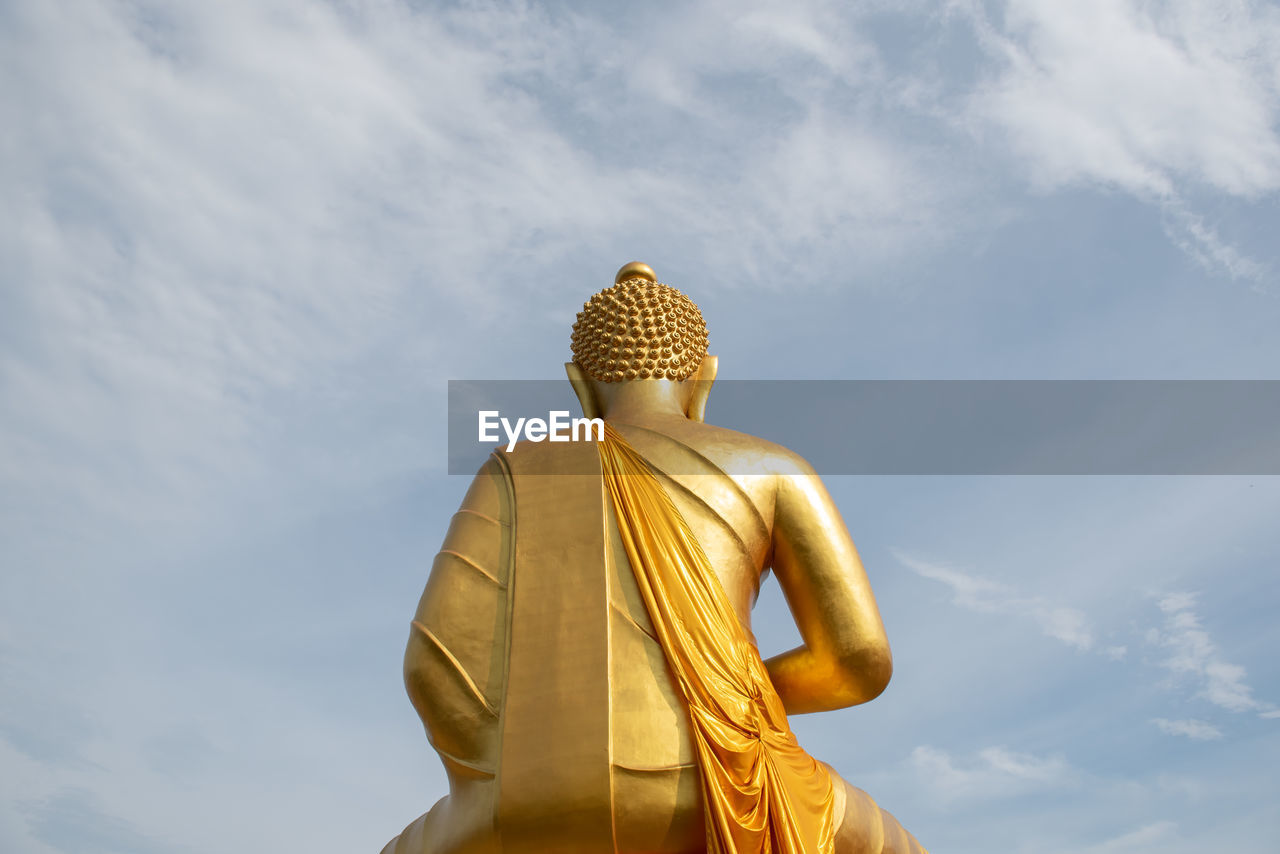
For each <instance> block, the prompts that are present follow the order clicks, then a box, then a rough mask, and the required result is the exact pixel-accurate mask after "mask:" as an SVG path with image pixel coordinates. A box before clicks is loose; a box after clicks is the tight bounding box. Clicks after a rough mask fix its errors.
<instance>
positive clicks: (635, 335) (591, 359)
mask: <svg viewBox="0 0 1280 854" xmlns="http://www.w3.org/2000/svg"><path fill="white" fill-rule="evenodd" d="M571 348H572V350H573V360H574V361H575V362H576V363H577V364H578V366H579V367H581V368H582V370H584V371H585V372H586V373H587V375H588V376H589V377H591V378H592V379H595V380H600V381H601V382H609V383H616V382H622V381H623V380H648V379H668V380H684V379H688V378H689V377H691V376H692V375H693V373H694V371H696V370H698V366H699V365H701V364H702V359H703V357H705V356H706V355H707V325H706V323H704V322H703V320H702V312H700V311H698V307H697V306H696V305H694V304H693V301H692V300H690V299H689V298H688V297H687V296H685V295H684V294H682V293H680V292H679V291H678V290H676V289H675V288H673V287H669V286H668V285H663V284H660V283H659V282H658V281H657V276H655V275H654V272H653V270H652V269H650V267H649V266H648V265H647V264H640V263H637V262H633V263H630V264H627V265H626V266H624V267H623V268H622V269H621V270H619V271H618V276H617V279H616V280H615V284H614V285H613V287H609V288H605V289H604V290H602V291H600V293H598V294H596V295H595V296H593V297H592V298H591V299H589V300H587V301H586V302H585V303H583V304H582V311H580V312H578V319H577V321H575V322H574V324H573V337H572V339H571Z"/></svg>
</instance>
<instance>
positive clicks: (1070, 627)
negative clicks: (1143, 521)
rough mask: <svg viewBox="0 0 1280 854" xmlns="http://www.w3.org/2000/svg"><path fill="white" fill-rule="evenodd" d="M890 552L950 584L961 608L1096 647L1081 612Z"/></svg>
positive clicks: (1114, 652) (1113, 653)
mask: <svg viewBox="0 0 1280 854" xmlns="http://www.w3.org/2000/svg"><path fill="white" fill-rule="evenodd" d="M893 554H894V557H896V558H897V559H898V560H899V561H900V562H901V563H902V564H903V565H904V566H906V567H907V568H909V569H910V570H912V571H913V572H915V573H916V574H917V575H920V576H923V577H924V578H929V579H932V580H934V581H941V582H942V583H943V584H946V585H947V586H948V587H950V588H951V591H952V601H953V602H954V603H955V604H956V605H958V606H959V607H961V608H966V609H968V610H970V611H977V612H979V613H985V614H1004V615H1008V616H1011V617H1022V618H1024V619H1028V620H1031V621H1033V622H1035V623H1036V625H1038V626H1039V627H1040V631H1042V632H1043V633H1044V634H1045V635H1046V636H1048V637H1051V638H1054V639H1055V640H1060V641H1062V642H1063V643H1065V644H1067V645H1068V646H1071V647H1074V648H1076V649H1078V650H1081V651H1089V650H1092V649H1093V648H1094V646H1095V641H1094V636H1093V628H1092V626H1091V625H1090V622H1089V619H1088V617H1087V616H1086V615H1085V614H1084V612H1083V611H1080V610H1078V609H1076V608H1071V607H1067V606H1063V605H1056V604H1053V603H1052V602H1049V601H1048V600H1046V599H1044V598H1043V597H1041V596H1024V595H1021V594H1019V593H1018V592H1017V591H1015V590H1013V589H1011V588H1010V587H1008V586H1007V585H1004V584H1000V583H998V582H995V581H991V580H989V579H985V578H981V577H978V576H974V575H968V574H966V573H963V572H959V571H958V570H954V569H951V568H949V567H946V566H941V565H939V564H936V563H930V562H928V561H923V560H920V559H918V558H915V557H912V556H910V555H906V554H903V553H902V552H899V551H896V550H895V551H894V552H893ZM1102 652H1103V654H1104V655H1106V656H1107V657H1109V658H1111V659H1112V660H1118V659H1120V658H1123V657H1124V655H1125V652H1126V650H1125V648H1124V647H1123V646H1108V647H1106V648H1105V649H1103V650H1102Z"/></svg>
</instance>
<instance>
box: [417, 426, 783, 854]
mask: <svg viewBox="0 0 1280 854" xmlns="http://www.w3.org/2000/svg"><path fill="white" fill-rule="evenodd" d="M686 423H688V422H686ZM668 426H670V425H662V424H660V423H658V424H648V425H643V426H641V425H620V426H619V430H620V431H621V432H622V433H623V434H624V435H626V436H627V438H628V440H629V441H630V442H631V443H632V444H633V446H634V447H636V448H637V450H639V451H640V452H641V453H643V454H645V455H646V457H648V458H649V459H650V460H651V461H652V463H653V464H654V467H655V469H657V470H658V471H660V472H669V474H663V475H661V477H662V480H663V482H664V485H665V486H666V489H667V493H668V494H669V495H670V496H671V498H672V500H673V501H674V502H675V504H676V506H677V507H678V508H679V510H680V511H681V514H682V515H683V516H684V517H685V518H686V519H687V520H688V522H689V525H690V527H691V528H692V529H693V531H694V533H695V534H696V535H697V537H698V540H699V542H701V543H702V544H703V547H704V549H705V551H706V552H707V554H708V556H709V557H710V558H711V560H712V563H713V565H714V566H715V568H716V572H717V575H718V576H719V577H720V580H721V584H722V586H724V588H725V590H726V592H727V593H728V594H729V596H730V599H731V601H732V602H733V603H734V606H735V608H736V609H738V610H739V615H740V617H741V618H743V621H744V625H747V623H746V619H747V618H748V614H749V610H750V606H751V604H752V602H753V601H754V598H755V593H756V591H757V589H758V585H759V579H760V575H761V572H762V570H763V568H764V565H765V561H766V559H767V557H768V553H769V546H770V518H769V514H770V511H771V509H772V508H771V503H770V500H769V498H770V492H769V489H770V483H769V478H768V477H767V476H761V475H751V476H745V477H743V476H739V477H737V478H735V477H730V476H729V475H728V474H726V473H725V471H724V469H723V468H722V467H721V465H723V463H724V461H725V459H726V454H733V455H736V458H737V459H742V456H743V454H744V453H749V454H752V455H754V457H755V459H757V460H758V461H767V460H768V459H770V458H771V457H773V456H776V454H777V453H778V450H779V449H777V448H776V447H775V446H772V445H769V444H768V443H764V442H761V441H760V440H754V439H752V438H751V437H747V436H744V435H742V434H737V433H733V432H732V431H727V430H720V429H718V428H714V427H709V426H706V425H694V428H693V429H683V430H676V431H673V430H670V429H663V428H664V427H668ZM673 432H678V433H680V435H679V436H678V437H673V436H672V435H671V433H673ZM594 454H595V448H594V445H591V444H572V443H571V444H549V443H541V444H532V443H524V444H521V445H520V446H518V447H517V448H516V450H515V451H514V452H512V453H511V454H501V455H495V457H494V458H492V459H491V460H490V462H489V463H487V464H486V465H485V467H484V468H483V469H482V470H481V472H480V473H479V474H478V475H477V477H476V479H475V481H474V482H473V484H472V487H471V489H470V490H469V491H468V493H467V496H466V498H465V499H464V501H463V504H462V507H461V509H460V510H459V512H458V513H457V514H456V515H455V516H454V519H453V522H452V524H451V526H450V529H449V532H448V534H447V536H446V538H445V542H444V545H443V547H442V548H441V551H440V553H439V555H438V556H437V558H436V562H435V565H434V566H433V569H432V574H431V578H430V580H429V582H428V585H427V588H426V591H425V592H424V594H423V597H422V601H421V604H420V606H419V609H418V614H417V616H416V618H415V621H414V632H413V635H412V637H411V640H410V644H409V649H408V652H407V655H406V662H405V670H406V680H407V682H408V685H409V693H410V697H411V698H412V699H413V702H414V705H415V706H416V707H417V709H418V711H419V714H420V715H421V716H422V719H423V721H424V723H425V725H426V728H427V731H428V734H429V737H430V739H431V743H432V744H433V746H435V747H436V749H437V751H439V752H440V754H441V757H442V759H443V760H444V762H445V766H446V768H447V769H448V772H449V777H450V782H451V788H452V791H453V797H452V799H451V800H453V801H454V803H453V804H452V805H451V809H452V810H453V811H454V813H455V815H454V817H453V818H452V819H451V821H452V822H453V823H454V824H457V823H458V821H457V819H458V817H459V816H461V817H464V818H465V821H464V823H465V824H468V825H471V829H470V832H466V833H461V834H458V839H457V840H456V842H455V844H453V845H451V846H450V847H444V848H441V849H440V850H469V849H473V848H474V850H484V847H485V843H484V842H483V840H484V838H485V837H486V835H494V834H495V833H496V834H499V835H501V837H502V838H503V839H504V842H503V850H517V848H525V847H526V845H527V849H526V850H530V851H533V850H548V848H550V847H554V848H555V850H558V851H569V850H575V849H574V848H572V847H571V845H572V844H580V843H585V847H583V848H581V849H579V850H583V851H588V850H609V851H613V850H615V849H614V842H615V840H614V839H610V840H608V847H607V848H603V849H593V848H591V847H590V842H589V837H590V836H591V835H592V834H591V833H589V832H586V831H587V829H588V828H590V827H592V826H595V827H597V828H599V830H598V833H599V834H605V833H608V834H611V835H614V836H616V844H617V850H618V851H671V852H677V851H689V852H694V851H702V850H704V844H705V829H704V818H703V814H702V807H701V802H700V796H699V791H698V771H697V766H696V758H695V756H694V753H693V748H692V743H691V740H690V735H689V719H688V711H687V709H686V707H685V704H684V702H683V700H682V699H681V698H680V697H679V696H678V693H677V690H676V687H675V685H674V684H673V682H672V679H671V676H670V674H669V671H668V668H667V665H666V660H665V658H664V654H663V650H662V648H661V646H660V645H659V643H658V641H657V638H656V635H655V631H654V627H653V625H652V623H651V621H650V618H649V615H648V613H647V612H646V609H645V606H644V603H643V601H642V600H641V598H640V594H639V591H638V589H637V587H636V583H635V579H634V577H633V574H632V569H631V566H630V563H629V562H628V559H627V555H626V552H625V550H624V548H623V546H622V543H621V541H620V540H619V535H618V529H617V524H616V519H614V518H613V511H612V509H611V507H610V506H609V504H608V502H607V501H606V500H605V496H604V494H603V491H602V482H601V479H600V476H599V475H598V474H597V475H588V476H583V475H578V474H566V473H563V472H575V471H576V472H580V471H583V470H585V469H584V468H583V466H584V465H585V466H589V465H590V462H589V460H590V458H591V456H592V455H594ZM717 458H719V460H720V463H721V465H718V464H717V462H716V461H715V460H716V459H717ZM569 541H572V544H571V543H570V542H569ZM595 649H598V654H596V653H595V652H593V650H595ZM504 831H505V832H504ZM557 834H564V835H565V838H563V839H553V838H549V837H552V836H555V835H557ZM452 835H453V834H451V836H452ZM584 836H585V837H587V838H586V839H584ZM516 840H520V841H522V844H519V845H516Z"/></svg>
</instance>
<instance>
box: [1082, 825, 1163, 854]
mask: <svg viewBox="0 0 1280 854" xmlns="http://www.w3.org/2000/svg"><path fill="white" fill-rule="evenodd" d="M1177 831H1178V825H1177V822H1173V821H1153V822H1151V823H1150V824H1144V825H1142V826H1140V827H1138V828H1135V829H1134V830H1128V831H1125V832H1124V833H1121V834H1120V835H1119V836H1113V837H1111V838H1110V839H1105V840H1103V841H1102V842H1099V843H1097V844H1094V845H1088V846H1086V847H1084V848H1073V849H1071V850H1072V854H1145V852H1155V851H1160V850H1167V849H1166V848H1164V847H1163V846H1164V844H1166V843H1168V842H1169V841H1171V840H1173V839H1175V838H1176V836H1177ZM1063 854H1066V852H1063Z"/></svg>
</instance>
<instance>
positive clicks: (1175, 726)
mask: <svg viewBox="0 0 1280 854" xmlns="http://www.w3.org/2000/svg"><path fill="white" fill-rule="evenodd" d="M1151 722H1152V723H1153V724H1155V725H1156V726H1157V727H1159V728H1160V731H1161V732H1165V733H1168V734H1169V735H1183V736H1186V737H1187V738H1190V739H1194V740H1196V741H1214V740H1217V739H1219V738H1222V730H1220V729H1218V728H1217V727H1216V726H1214V725H1213V724H1211V723H1206V722H1204V721H1200V720H1196V719H1194V718H1189V719H1186V720H1177V721H1171V720H1169V719H1168V718H1153V719H1152V721H1151Z"/></svg>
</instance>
